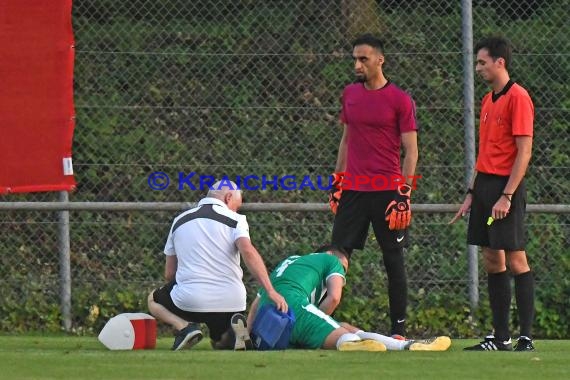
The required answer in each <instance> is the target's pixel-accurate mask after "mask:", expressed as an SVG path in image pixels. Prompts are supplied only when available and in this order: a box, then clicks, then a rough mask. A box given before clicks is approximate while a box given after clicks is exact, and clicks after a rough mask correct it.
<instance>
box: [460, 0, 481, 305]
mask: <svg viewBox="0 0 570 380" xmlns="http://www.w3.org/2000/svg"><path fill="white" fill-rule="evenodd" d="M461 34H462V36H463V125H464V131H465V136H464V139H465V183H466V184H467V186H469V185H470V181H471V177H472V175H473V170H474V167H475V106H474V100H473V99H474V84H473V9H472V1H471V0H461ZM467 265H468V272H469V273H468V276H469V282H468V283H469V285H468V286H469V303H470V305H471V310H472V311H474V310H475V309H476V308H477V306H478V305H479V280H478V279H479V268H478V261H477V247H475V246H472V245H467Z"/></svg>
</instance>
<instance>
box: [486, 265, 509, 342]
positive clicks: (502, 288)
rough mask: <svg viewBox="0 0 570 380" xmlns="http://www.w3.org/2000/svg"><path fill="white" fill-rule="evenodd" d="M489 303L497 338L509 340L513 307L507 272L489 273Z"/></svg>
mask: <svg viewBox="0 0 570 380" xmlns="http://www.w3.org/2000/svg"><path fill="white" fill-rule="evenodd" d="M487 284H488V287H489V303H490V304H491V312H492V314H493V328H494V329H495V338H496V339H498V340H500V341H505V340H509V338H510V337H511V333H510V331H509V311H510V307H511V281H510V278H509V275H508V274H507V272H506V271H505V272H501V273H488V274H487Z"/></svg>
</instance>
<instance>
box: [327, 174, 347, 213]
mask: <svg viewBox="0 0 570 380" xmlns="http://www.w3.org/2000/svg"><path fill="white" fill-rule="evenodd" d="M332 179H333V180H332V187H331V190H330V192H329V206H330V208H331V211H332V213H333V214H335V215H336V210H337V209H338V203H339V202H340V197H341V195H342V181H343V179H344V173H333V174H332Z"/></svg>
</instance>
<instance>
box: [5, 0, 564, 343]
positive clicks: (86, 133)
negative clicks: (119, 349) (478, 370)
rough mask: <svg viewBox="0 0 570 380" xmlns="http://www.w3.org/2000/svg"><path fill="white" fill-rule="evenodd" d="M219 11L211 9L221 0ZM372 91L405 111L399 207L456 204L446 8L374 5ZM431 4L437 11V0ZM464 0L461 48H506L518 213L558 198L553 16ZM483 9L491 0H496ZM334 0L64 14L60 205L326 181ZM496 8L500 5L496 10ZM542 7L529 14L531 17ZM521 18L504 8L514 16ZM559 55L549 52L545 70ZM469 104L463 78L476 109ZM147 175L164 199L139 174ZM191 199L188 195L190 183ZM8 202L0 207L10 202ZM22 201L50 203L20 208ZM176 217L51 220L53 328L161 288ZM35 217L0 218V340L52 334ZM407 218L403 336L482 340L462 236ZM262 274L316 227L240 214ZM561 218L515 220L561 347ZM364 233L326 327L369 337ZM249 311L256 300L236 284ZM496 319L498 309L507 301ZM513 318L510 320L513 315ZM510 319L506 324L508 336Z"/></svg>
mask: <svg viewBox="0 0 570 380" xmlns="http://www.w3.org/2000/svg"><path fill="white" fill-rule="evenodd" d="M222 3H223V4H224V6H223V7H222V6H221V4H222ZM378 3H379V5H380V10H381V12H383V13H381V12H380V11H379V16H378V17H379V18H380V21H381V22H380V24H381V25H383V30H382V32H383V33H382V37H383V38H384V39H385V40H386V64H385V71H386V74H387V76H388V77H389V78H390V79H391V80H392V81H394V82H395V83H396V84H398V85H399V86H400V87H402V88H404V89H406V90H407V91H409V92H410V93H411V94H412V96H413V97H414V99H415V101H416V104H417V107H418V112H417V117H418V121H419V124H420V128H421V129H420V135H419V142H420V161H419V165H418V168H417V173H418V174H420V175H421V176H422V178H421V179H420V180H419V182H418V190H417V191H415V192H414V194H413V198H412V202H413V203H458V202H460V201H461V200H462V196H463V191H464V182H465V180H464V178H465V173H464V172H465V169H464V144H463V133H464V132H463V127H462V125H463V109H462V107H463V102H462V88H463V87H462V86H463V84H462V72H463V69H462V55H461V54H462V53H461V52H462V46H461V9H460V6H459V2H445V4H443V3H444V2H440V1H432V0H421V1H420V0H418V1H412V2H395V1H379V2H378ZM440 3H441V4H440ZM473 3H474V9H473V13H474V25H475V27H474V38H475V39H478V38H480V37H482V36H484V35H488V34H495V33H497V31H501V33H503V34H504V35H506V36H508V37H509V38H511V40H512V41H513V43H514V45H515V47H516V49H515V57H514V62H513V67H512V73H511V74H512V77H513V78H514V79H515V80H516V81H518V82H519V83H521V84H522V85H523V86H525V87H526V88H527V89H528V90H529V92H530V93H531V96H532V97H533V100H534V102H535V106H536V127H535V140H534V141H535V143H534V144H535V145H534V147H535V148H534V152H533V159H532V163H531V167H530V169H529V173H528V176H527V189H528V193H529V199H528V200H529V203H531V204H533V203H568V192H569V189H570V183H569V182H568V179H567V172H568V167H570V154H569V153H568V147H567V145H568V142H567V140H568V136H569V132H570V129H569V125H570V119H569V116H568V115H569V114H568V109H569V108H570V91H568V82H569V81H570V77H569V75H570V74H569V73H570V61H569V60H568V59H567V54H568V33H567V32H568V26H567V25H568V23H567V21H568V17H567V15H568V9H567V1H552V2H548V4H546V2H542V1H526V2H523V3H524V4H526V3H532V4H533V7H532V9H527V11H526V12H522V13H521V12H519V13H517V14H514V13H513V12H515V11H518V10H519V8H520V6H521V5H520V4H523V3H520V2H519V3H520V4H519V3H517V4H518V5H517V6H516V8H514V7H513V8H511V11H506V10H505V9H503V8H502V7H496V6H493V5H492V3H493V2H490V1H484V2H483V1H482V2H475V1H474V2H473ZM501 3H505V4H506V3H509V2H506V1H501ZM340 4H341V2H340V1H331V2H328V1H317V0H308V1H303V2H299V1H279V2H274V1H266V2H260V1H246V0H243V1H234V2H220V1H182V0H170V1H168V2H157V1H150V0H144V1H143V0H139V1H127V2H117V1H110V0H104V1H101V0H98V1H87V0H83V1H76V2H74V30H75V38H76V45H77V54H76V71H75V101H76V110H77V128H76V131H75V140H74V149H73V150H74V164H75V169H76V176H77V180H78V190H77V191H76V192H75V193H74V194H72V195H71V200H74V201H140V202H144V201H187V202H195V201H197V200H198V199H199V198H200V197H201V196H202V195H203V194H204V192H200V191H191V190H189V189H187V188H185V189H184V190H182V191H180V190H178V189H177V183H176V179H177V176H178V172H183V173H185V174H189V173H191V172H196V173H197V175H200V174H208V175H214V176H216V177H220V176H222V175H228V176H229V177H235V176H236V175H241V176H245V175H248V174H256V175H258V176H261V175H262V174H266V175H269V176H273V175H278V176H283V175H297V176H304V175H311V176H314V177H313V178H316V176H317V175H321V176H326V175H328V174H329V173H330V172H331V171H332V170H333V168H334V165H335V160H336V154H337V147H338V142H339V140H340V137H341V133H342V131H341V130H340V129H339V128H338V124H337V118H338V110H339V96H340V93H341V90H342V88H343V86H344V85H345V84H347V83H349V82H350V81H351V80H352V78H353V76H352V61H351V60H350V53H351V52H350V41H351V40H352V38H353V37H354V36H351V35H347V32H346V25H345V24H346V20H345V19H344V17H345V15H344V13H343V12H342V11H341V7H340ZM509 4H510V3H509ZM547 5H548V6H547ZM520 9H522V8H520ZM555 53H563V54H561V55H552V54H555ZM486 91H488V89H487V87H486V86H485V84H483V83H480V81H476V89H475V93H476V95H475V106H476V111H475V113H476V115H477V112H478V107H479V100H480V98H481V97H482V96H483V95H484V94H485V92H486ZM154 171H163V172H165V173H167V174H168V175H169V176H170V178H171V185H170V186H169V188H168V189H166V190H164V191H152V190H151V189H150V188H149V186H148V184H147V177H148V175H149V174H150V173H152V172H154ZM194 183H195V184H197V182H195V181H194ZM26 199H27V198H26V196H18V197H12V198H10V199H9V200H14V201H15V200H26ZM33 199H35V200H52V199H53V197H52V198H50V196H49V195H34V198H33ZM245 199H246V201H247V202H300V203H304V202H323V203H324V202H325V200H326V194H325V193H324V192H322V191H311V190H301V191H282V190H279V191H274V190H265V191H262V190H258V191H247V192H246V193H245ZM175 214H176V213H174V212H172V213H166V212H160V213H113V212H104V213H103V212H102V213H91V212H73V213H72V214H71V235H72V236H71V242H72V243H71V248H72V287H73V292H72V304H73V328H74V331H75V332H76V333H80V334H83V333H88V334H91V333H97V332H98V331H99V330H100V329H101V327H102V326H103V325H104V323H105V322H106V320H107V319H108V318H110V317H112V316H113V315H116V314H118V313H120V312H128V311H146V297H147V295H148V292H149V291H150V290H151V289H153V288H154V287H156V286H158V285H160V284H161V282H162V275H163V263H164V258H163V255H162V254H161V253H160V252H161V251H162V249H163V247H164V242H165V240H166V236H167V234H168V229H169V226H170V222H171V220H172V218H173V217H174V216H175ZM54 215H55V214H49V213H17V214H16V213H6V214H4V215H3V218H5V219H3V221H4V220H6V221H7V223H2V229H3V230H2V240H1V241H0V263H1V264H2V265H0V274H1V276H0V278H2V279H5V280H4V282H3V288H4V289H5V291H3V297H2V299H1V300H0V330H2V331H26V330H42V331H43V330H45V331H56V330H58V329H59V328H60V327H59V326H60V321H59V318H60V316H61V315H60V311H59V300H58V299H59V288H58V287H59V282H58V279H57V276H58V270H59V269H58V261H57V243H56V241H57V231H56V224H55V223H56V222H57V220H56V218H55V216H54ZM449 217H450V216H449V215H442V214H421V215H420V214H415V215H414V221H413V224H412V229H411V238H412V241H411V246H410V248H409V250H408V252H407V259H406V260H407V268H408V276H409V279H410V297H409V304H410V307H409V318H408V326H409V333H410V335H411V336H427V335H432V334H436V333H449V334H451V335H453V336H474V335H482V334H486V333H487V332H489V330H490V315H489V308H488V304H487V300H486V280H485V277H484V273H483V270H482V269H481V268H482V266H481V265H480V284H481V286H480V295H481V306H480V308H479V309H478V310H476V311H474V312H471V311H470V307H469V301H468V295H467V261H466V258H465V229H466V225H465V223H463V222H462V223H458V224H457V225H454V226H448V225H447V221H448V220H449ZM248 220H249V222H250V225H251V235H252V240H253V243H254V244H255V245H256V246H257V247H258V249H259V251H260V252H261V253H262V255H263V256H264V259H265V260H266V263H267V266H268V268H272V267H273V266H274V265H275V264H277V262H279V261H280V260H281V259H282V258H283V257H285V256H287V255H290V254H298V253H304V252H309V251H311V250H312V249H314V248H315V247H317V246H319V245H321V244H323V243H326V242H327V241H328V239H329V238H330V232H331V226H332V215H330V214H328V213H326V214H325V213H300V212H295V213H257V214H254V213H251V214H248ZM568 226H569V218H568V216H565V215H545V214H534V215H530V216H529V238H530V241H529V245H528V252H529V258H530V262H531V265H532V267H533V269H534V271H535V273H536V280H537V305H536V306H537V317H536V323H535V330H536V331H535V332H536V336H539V337H549V338H563V337H565V338H568V337H570V315H569V311H568V307H567V304H568V300H569V299H570V282H569V281H570V280H568V278H567V273H568V272H569V271H570V261H569V260H570V258H569V248H568V247H569V245H570V237H569V228H568ZM380 257H381V255H380V252H379V249H378V245H377V243H376V242H375V241H374V239H373V236H372V235H371V236H370V237H369V239H368V243H367V247H366V249H365V250H364V251H362V252H357V253H356V254H355V257H354V260H353V262H352V267H351V270H350V273H349V275H348V285H347V288H346V294H345V297H344V299H343V302H342V305H341V308H340V309H339V310H338V311H337V314H336V317H337V318H338V319H339V320H346V321H348V322H353V323H355V324H357V325H360V326H361V327H363V328H366V329H374V330H378V331H380V332H387V330H388V320H389V318H388V314H387V313H388V307H387V304H388V301H387V292H386V278H385V271H384V269H383V265H382V263H381V259H380ZM245 273H246V276H245V279H246V281H247V284H248V290H249V291H250V296H252V295H253V294H254V292H255V290H256V286H257V285H255V284H254V283H253V282H252V280H251V278H250V276H249V275H248V274H247V270H245ZM513 307H514V304H513ZM514 314H516V313H513V315H514ZM514 322H516V317H513V323H514Z"/></svg>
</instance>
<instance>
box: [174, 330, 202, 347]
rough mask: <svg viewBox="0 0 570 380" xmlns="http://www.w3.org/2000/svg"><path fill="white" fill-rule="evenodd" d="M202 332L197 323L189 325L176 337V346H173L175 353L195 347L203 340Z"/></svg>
mask: <svg viewBox="0 0 570 380" xmlns="http://www.w3.org/2000/svg"><path fill="white" fill-rule="evenodd" d="M202 337H203V335H202V331H201V330H200V326H199V325H197V324H196V323H188V326H186V327H184V328H183V329H182V330H180V331H178V332H177V333H176V335H175V336H174V344H173V345H172V350H173V351H178V350H181V349H183V348H185V347H187V348H190V347H192V346H195V345H196V344H197V343H198V342H199V341H201V340H202Z"/></svg>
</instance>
